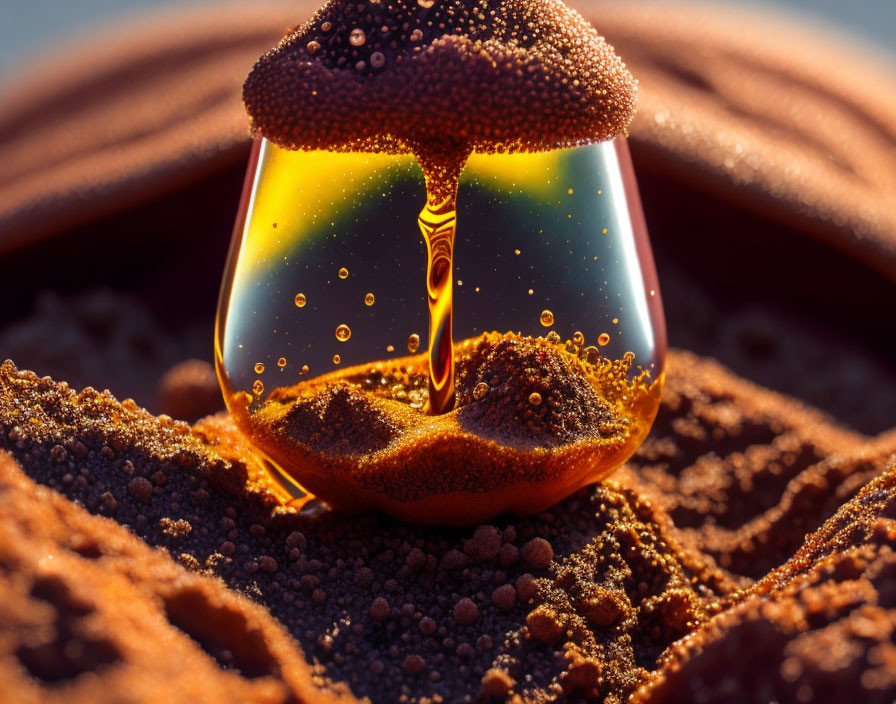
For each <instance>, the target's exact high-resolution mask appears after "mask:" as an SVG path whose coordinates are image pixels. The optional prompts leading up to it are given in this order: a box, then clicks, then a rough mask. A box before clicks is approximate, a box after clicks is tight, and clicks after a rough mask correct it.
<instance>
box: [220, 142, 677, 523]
mask: <svg viewBox="0 0 896 704" xmlns="http://www.w3.org/2000/svg"><path fill="white" fill-rule="evenodd" d="M424 204H426V190H425V186H424V182H423V176H422V173H421V171H420V168H419V167H418V165H417V163H416V162H415V161H414V159H413V158H412V157H410V156H396V155H385V154H370V153H331V152H323V151H312V152H303V151H286V150H283V149H280V148H279V147H277V146H275V145H274V144H272V143H270V142H268V141H266V140H258V141H256V143H255V144H254V147H253V150H252V156H251V158H250V164H249V170H248V174H247V178H246V185H245V188H244V193H243V198H242V202H241V205H240V211H239V216H238V218H237V222H236V226H235V229H234V235H233V242H232V244H231V250H230V256H229V261H228V264H227V268H226V271H225V275H224V281H223V285H222V291H221V299H220V303H219V309H218V319H217V330H216V347H215V352H216V355H215V358H216V364H217V370H218V375H219V378H220V381H221V386H222V389H223V392H224V396H225V400H226V403H227V406H228V408H229V410H230V411H231V413H232V416H233V418H234V421H235V423H236V424H237V426H238V427H239V428H240V430H241V431H242V432H244V433H245V434H246V436H247V437H248V439H249V441H250V443H251V444H252V446H253V447H254V448H255V449H256V450H257V451H258V452H259V453H260V454H261V455H262V456H263V457H265V458H266V459H267V460H268V461H269V463H270V465H271V467H272V469H273V470H275V471H278V472H279V473H280V474H281V475H282V477H284V478H287V479H288V480H289V481H290V482H293V483H294V484H296V485H298V486H301V487H302V488H303V489H304V490H306V491H308V492H311V493H312V494H314V495H317V496H319V497H320V498H322V499H324V500H325V501H327V502H329V503H330V504H332V505H334V506H336V507H338V508H343V509H346V510H349V511H358V510H364V509H367V508H379V509H382V510H385V511H387V512H389V513H392V514H393V515H396V516H398V517H401V518H405V519H408V520H415V521H423V522H434V523H453V524H463V523H471V522H475V521H480V520H485V519H487V518H489V517H490V516H493V515H495V514H498V513H501V512H503V511H514V512H517V513H521V514H525V513H532V512H537V511H540V510H542V509H544V508H546V507H547V506H549V505H551V504H552V503H554V502H555V501H558V500H560V499H562V498H563V497H564V496H566V495H568V494H569V493H571V492H572V491H574V490H575V489H576V488H578V487H580V486H583V485H585V484H587V483H590V482H593V481H596V480H599V479H601V478H602V477H604V476H606V475H608V474H609V473H610V472H612V471H613V470H614V469H615V468H616V467H618V466H619V465H620V464H621V463H622V462H624V461H625V460H626V459H627V458H628V457H629V456H630V455H631V454H632V453H633V452H634V451H635V450H636V449H637V447H638V445H639V444H640V443H641V442H642V440H643V439H644V437H645V436H646V434H647V432H648V430H649V429H650V425H651V424H652V422H653V418H654V416H655V414H656V410H657V407H658V404H659V398H660V392H661V389H662V383H663V369H664V360H665V346H666V341H665V324H664V319H663V312H662V304H661V301H660V293H659V286H658V283H657V278H656V272H655V269H654V264H653V259H652V254H651V250H650V245H649V241H648V238H647V232H646V228H645V225H644V219H643V215H642V213H641V208H640V202H639V199H638V194H637V187H636V184H635V180H634V175H633V172H632V168H631V162H630V159H629V155H628V150H627V147H626V144H625V142H624V141H622V140H616V141H614V142H607V143H603V144H595V145H590V146H584V147H578V148H574V149H563V150H555V151H549V152H540V153H523V154H512V155H508V154H490V155H479V154H474V155H472V156H471V157H470V158H469V160H468V161H467V163H466V166H465V168H464V170H463V173H462V175H461V179H460V185H459V189H458V193H457V200H456V213H455V211H453V210H452V211H451V212H450V213H448V214H447V215H445V218H449V219H450V224H451V227H453V226H454V224H455V220H454V218H455V217H456V228H457V229H456V239H455V241H454V245H453V249H454V251H453V265H452V266H451V267H450V268H449V270H448V271H447V272H445V270H444V268H443V269H442V270H441V274H440V275H439V287H440V289H441V288H447V291H448V295H447V297H446V296H444V295H442V296H441V297H440V296H436V298H435V299H434V298H433V296H434V293H433V290H432V286H431V285H430V286H428V282H431V281H432V280H433V273H432V270H431V269H430V270H429V271H428V263H429V257H430V256H432V251H428V247H431V242H432V240H431V239H426V238H425V237H421V230H422V231H423V233H424V235H427V228H430V230H429V234H431V233H432V229H433V228H434V229H438V228H439V227H442V224H441V223H442V222H444V221H445V218H443V219H442V220H439V221H438V222H437V221H436V219H437V218H438V217H442V216H441V215H440V213H439V212H438V210H437V209H434V208H433V207H431V205H430V204H427V205H426V208H424V211H423V213H421V206H423V205H424ZM433 223H435V224H433ZM432 246H434V245H432ZM443 254H444V253H443ZM448 261H449V262H450V261H451V260H450V254H449V255H448ZM437 293H438V292H437ZM452 294H453V305H449V304H450V303H451V298H452ZM434 300H435V303H434ZM445 301H447V303H445ZM440 305H441V306H443V305H448V311H447V313H448V315H447V317H446V315H445V311H444V310H440V312H439V315H440V318H439V319H440V321H442V323H444V321H445V320H447V321H448V325H447V327H446V326H445V325H444V324H441V325H440V326H439V327H438V332H437V333H436V334H431V331H430V323H431V313H432V316H433V318H432V319H433V320H434V319H435V316H436V309H437V308H438V306H440ZM433 306H435V307H433ZM452 309H453V316H451V313H452ZM452 321H453V322H452ZM446 330H447V332H446ZM440 335H441V336H442V337H444V336H445V335H447V336H448V337H449V338H450V339H449V340H448V341H447V343H446V342H445V340H444V339H441V338H440V337H439V336H440ZM432 340H435V342H436V344H439V345H441V347H442V348H443V350H448V353H447V354H448V356H449V357H451V358H452V359H453V362H454V366H453V368H452V369H451V370H447V368H444V369H441V370H439V371H438V373H437V374H434V376H438V377H439V378H440V379H442V380H444V379H443V377H446V376H447V378H448V381H449V382H451V383H453V394H451V392H445V391H440V393H449V394H451V398H450V399H447V401H444V402H442V403H441V407H440V408H434V407H432V406H434V405H435V404H431V403H430V398H429V396H430V394H431V393H432V389H433V388H435V387H434V386H433V382H432V380H431V379H430V374H429V360H430V355H429V353H428V352H429V351H428V349H427V347H428V346H429V345H430V343H431V341H432ZM451 341H453V348H452V347H451V346H450V343H451ZM446 344H447V345H448V346H446ZM433 358H435V356H433ZM443 358H444V354H443V357H442V359H443ZM441 383H442V382H441V381H440V384H441ZM438 388H439V389H444V388H445V386H444V385H441V386H439V387H438ZM446 409H447V410H446ZM442 410H446V412H439V411H442Z"/></svg>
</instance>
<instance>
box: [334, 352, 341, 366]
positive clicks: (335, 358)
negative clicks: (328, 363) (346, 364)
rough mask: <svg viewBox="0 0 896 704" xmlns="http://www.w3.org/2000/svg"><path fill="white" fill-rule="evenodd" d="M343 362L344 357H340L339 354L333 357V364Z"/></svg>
mask: <svg viewBox="0 0 896 704" xmlns="http://www.w3.org/2000/svg"><path fill="white" fill-rule="evenodd" d="M341 361H342V357H340V356H339V355H338V354H334V355H333V364H339V363H340V362H341Z"/></svg>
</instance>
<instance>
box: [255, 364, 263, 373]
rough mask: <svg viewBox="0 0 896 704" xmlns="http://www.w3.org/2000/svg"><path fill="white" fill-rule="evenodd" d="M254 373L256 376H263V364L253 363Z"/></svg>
mask: <svg viewBox="0 0 896 704" xmlns="http://www.w3.org/2000/svg"><path fill="white" fill-rule="evenodd" d="M255 373H256V374H264V364H262V363H261V362H256V363H255Z"/></svg>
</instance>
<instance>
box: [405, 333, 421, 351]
mask: <svg viewBox="0 0 896 704" xmlns="http://www.w3.org/2000/svg"><path fill="white" fill-rule="evenodd" d="M419 349H420V336H419V335H418V334H417V333H414V334H413V335H411V336H410V337H409V338H408V352H410V353H411V354H414V352H416V351H417V350H419Z"/></svg>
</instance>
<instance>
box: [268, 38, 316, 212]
mask: <svg viewBox="0 0 896 704" xmlns="http://www.w3.org/2000/svg"><path fill="white" fill-rule="evenodd" d="M305 49H307V50H308V53H309V54H316V53H317V52H318V51H320V43H318V42H316V41H314V40H313V39H312V40H311V41H310V42H308V43H307V44H306V45H305ZM275 227H276V225H275Z"/></svg>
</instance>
